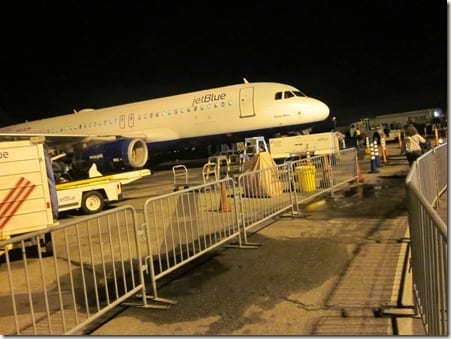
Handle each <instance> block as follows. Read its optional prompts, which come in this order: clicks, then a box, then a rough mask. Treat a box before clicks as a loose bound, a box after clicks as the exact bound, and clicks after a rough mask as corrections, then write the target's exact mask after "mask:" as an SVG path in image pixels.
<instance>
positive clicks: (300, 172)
mask: <svg viewBox="0 0 451 339" xmlns="http://www.w3.org/2000/svg"><path fill="white" fill-rule="evenodd" d="M291 173H292V175H293V182H294V193H295V202H296V206H298V205H299V204H302V203H305V202H307V201H309V200H311V199H313V198H315V197H317V196H319V195H322V194H324V193H327V192H332V193H333V190H335V189H337V188H338V187H340V186H342V185H344V184H346V183H349V182H350V181H354V180H357V178H358V176H357V152H356V149H355V148H348V149H345V150H340V151H339V152H337V153H333V154H323V155H317V156H313V157H311V158H310V159H301V160H296V161H293V162H292V163H291Z"/></svg>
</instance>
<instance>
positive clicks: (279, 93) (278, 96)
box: [274, 92, 282, 100]
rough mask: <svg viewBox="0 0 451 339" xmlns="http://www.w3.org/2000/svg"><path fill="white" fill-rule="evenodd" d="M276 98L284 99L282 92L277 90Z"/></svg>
mask: <svg viewBox="0 0 451 339" xmlns="http://www.w3.org/2000/svg"><path fill="white" fill-rule="evenodd" d="M274 99H275V100H280V99H282V92H277V93H276V95H275V96H274Z"/></svg>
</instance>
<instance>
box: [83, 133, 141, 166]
mask: <svg viewBox="0 0 451 339" xmlns="http://www.w3.org/2000/svg"><path fill="white" fill-rule="evenodd" d="M148 156H149V153H148V149H147V144H146V143H145V142H144V141H143V140H141V139H118V140H115V141H112V142H106V143H99V144H94V145H91V146H88V147H87V148H86V149H84V150H83V151H82V152H81V154H80V160H81V162H82V163H83V167H85V168H89V167H90V166H91V165H92V164H93V163H95V164H96V165H97V168H98V169H99V170H100V171H104V172H114V171H118V170H124V169H140V168H142V167H144V166H145V165H146V162H147V158H148Z"/></svg>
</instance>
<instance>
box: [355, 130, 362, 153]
mask: <svg viewBox="0 0 451 339" xmlns="http://www.w3.org/2000/svg"><path fill="white" fill-rule="evenodd" d="M354 138H355V145H356V147H357V150H359V149H360V142H361V140H362V132H361V131H360V128H359V127H357V128H356V129H355V132H354Z"/></svg>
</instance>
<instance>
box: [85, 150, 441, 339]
mask: <svg viewBox="0 0 451 339" xmlns="http://www.w3.org/2000/svg"><path fill="white" fill-rule="evenodd" d="M387 148H388V160H387V162H383V163H381V166H380V167H379V168H378V170H377V172H371V170H370V168H371V160H370V158H369V156H368V155H364V154H361V156H360V157H359V167H360V172H361V175H360V179H361V180H360V181H361V182H360V183H352V184H349V186H348V187H345V188H343V189H342V190H341V191H339V192H335V193H333V194H329V195H326V196H324V197H321V198H318V199H317V200H315V201H313V202H310V203H309V204H307V205H305V206H302V208H301V211H302V213H301V215H299V216H296V217H293V216H290V215H283V216H280V217H277V218H274V220H271V221H270V222H268V223H266V224H264V225H261V227H258V228H257V229H255V230H254V229H252V232H251V233H250V234H249V235H248V240H249V241H251V242H254V243H258V244H259V246H258V247H257V248H256V249H238V248H233V247H227V246H224V247H221V248H219V249H218V250H215V251H213V252H211V254H206V255H204V256H203V257H201V258H199V259H198V260H197V261H195V262H194V263H193V265H190V267H187V268H185V269H180V270H179V271H178V272H177V273H176V274H175V275H174V276H173V277H172V279H168V280H167V281H165V282H162V284H161V286H159V288H158V291H159V297H162V298H167V299H171V300H174V301H176V304H174V305H171V306H170V307H169V308H168V309H157V308H137V307H130V306H121V307H117V308H116V309H115V314H114V315H113V314H108V315H107V317H105V318H104V319H101V320H100V321H99V323H97V324H96V327H95V328H93V329H92V330H91V331H90V332H89V334H92V335H149V336H154V335H174V336H175V335H208V336H209V335H376V336H379V335H425V331H424V327H423V324H422V321H421V319H420V317H419V316H418V314H417V313H416V309H415V303H414V300H413V295H412V276H411V271H410V270H409V265H408V263H409V255H410V248H409V230H408V217H407V206H406V189H405V178H406V175H407V174H408V171H409V166H408V163H407V160H406V159H405V156H403V155H401V152H400V149H399V148H398V147H397V145H393V144H391V145H388V147H387ZM362 181H363V182H362ZM168 182H169V181H168ZM124 193H125V194H126V193H127V192H126V191H125V192H124ZM443 199H446V201H444V203H443V204H441V206H442V207H441V208H442V209H443V211H442V212H443V213H444V215H447V194H445V196H444V198H443ZM446 221H447V220H446Z"/></svg>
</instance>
